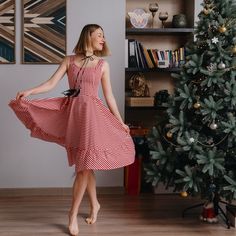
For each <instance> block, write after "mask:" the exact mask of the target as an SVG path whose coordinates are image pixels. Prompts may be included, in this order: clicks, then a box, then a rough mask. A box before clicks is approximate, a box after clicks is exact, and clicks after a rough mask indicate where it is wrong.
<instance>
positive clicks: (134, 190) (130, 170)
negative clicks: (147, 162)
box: [125, 157, 142, 195]
mask: <svg viewBox="0 0 236 236" xmlns="http://www.w3.org/2000/svg"><path fill="white" fill-rule="evenodd" d="M141 167H142V158H140V157H138V158H137V157H136V158H135V161H134V163H133V164H131V165H129V166H126V167H125V190H126V193H127V194H128V195H138V194H139V193H140V188H141V174H142V171H141V170H142V168H141Z"/></svg>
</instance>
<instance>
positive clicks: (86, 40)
mask: <svg viewBox="0 0 236 236" xmlns="http://www.w3.org/2000/svg"><path fill="white" fill-rule="evenodd" d="M99 28H100V29H101V30H102V31H103V28H102V27H101V26H100V25H97V24H88V25H85V26H84V28H83V29H82V31H81V33H80V37H79V40H78V42H77V44H76V45H75V48H74V50H73V52H74V53H75V54H80V53H82V54H84V55H86V51H87V50H88V48H89V47H91V34H92V33H93V32H94V31H95V30H97V29H99ZM93 53H94V55H96V56H100V57H104V56H108V55H110V54H111V53H110V50H109V48H108V46H107V43H106V41H105V42H104V45H103V49H102V50H101V51H94V52H93Z"/></svg>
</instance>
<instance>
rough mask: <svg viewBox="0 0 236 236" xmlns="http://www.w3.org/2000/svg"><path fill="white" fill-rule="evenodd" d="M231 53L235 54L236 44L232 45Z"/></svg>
mask: <svg viewBox="0 0 236 236" xmlns="http://www.w3.org/2000/svg"><path fill="white" fill-rule="evenodd" d="M232 53H234V54H236V45H234V46H233V48H232Z"/></svg>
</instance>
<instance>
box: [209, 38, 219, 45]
mask: <svg viewBox="0 0 236 236" xmlns="http://www.w3.org/2000/svg"><path fill="white" fill-rule="evenodd" d="M211 41H212V43H214V44H217V43H219V39H218V38H216V37H214V38H213V39H212V40H211Z"/></svg>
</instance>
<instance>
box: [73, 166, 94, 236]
mask: <svg viewBox="0 0 236 236" xmlns="http://www.w3.org/2000/svg"><path fill="white" fill-rule="evenodd" d="M90 172H91V170H84V171H80V172H78V173H77V175H76V177H75V181H74V184H73V197H72V206H71V209H70V212H69V231H70V234H71V235H78V233H79V227H78V222H77V215H78V211H79V206H80V204H81V201H82V199H83V196H84V192H85V190H86V187H87V185H88V177H89V175H90Z"/></svg>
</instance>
